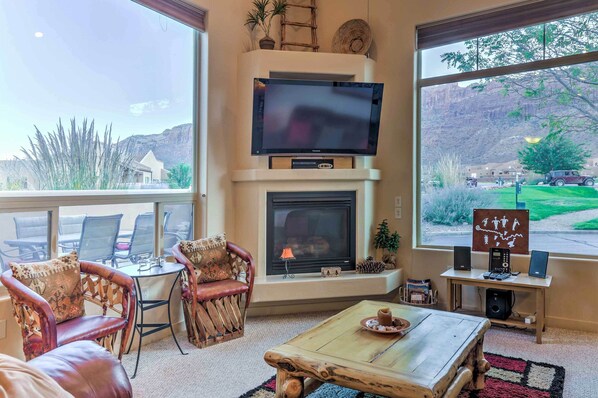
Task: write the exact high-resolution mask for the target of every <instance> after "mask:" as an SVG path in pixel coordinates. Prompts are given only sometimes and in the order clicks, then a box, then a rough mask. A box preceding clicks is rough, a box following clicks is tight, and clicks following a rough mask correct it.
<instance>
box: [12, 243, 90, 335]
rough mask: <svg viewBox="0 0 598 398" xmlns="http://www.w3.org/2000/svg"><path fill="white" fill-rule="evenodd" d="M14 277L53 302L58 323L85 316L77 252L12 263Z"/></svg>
mask: <svg viewBox="0 0 598 398" xmlns="http://www.w3.org/2000/svg"><path fill="white" fill-rule="evenodd" d="M9 265H10V269H11V270H12V274H13V276H14V277H15V278H16V279H18V280H19V281H20V282H21V283H22V284H24V285H25V286H27V287H28V288H29V289H31V290H33V291H35V292H36V293H38V294H39V295H40V296H42V297H43V298H44V299H46V301H47V302H48V303H49V304H50V308H52V311H53V312H54V316H55V317H56V323H61V322H64V321H67V320H69V319H73V318H78V317H80V316H83V315H85V306H84V297H83V287H82V285H81V267H80V265H79V258H78V257H77V252H75V251H73V252H71V254H68V255H66V256H62V257H58V258H55V259H53V260H48V261H44V262H39V263H22V264H19V263H10V264H9Z"/></svg>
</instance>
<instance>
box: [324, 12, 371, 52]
mask: <svg viewBox="0 0 598 398" xmlns="http://www.w3.org/2000/svg"><path fill="white" fill-rule="evenodd" d="M371 45H372V31H371V30H370V26H369V25H368V23H367V22H366V21H364V20H363V19H351V20H349V21H347V22H345V23H344V24H342V25H341V27H340V28H338V30H337V31H336V33H335V34H334V38H333V39H332V52H333V53H342V54H362V55H363V54H366V53H367V52H368V50H369V49H370V46H371Z"/></svg>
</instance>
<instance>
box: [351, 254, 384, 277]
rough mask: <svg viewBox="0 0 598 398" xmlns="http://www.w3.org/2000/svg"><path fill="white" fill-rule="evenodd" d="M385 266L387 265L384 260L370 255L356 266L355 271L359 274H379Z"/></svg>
mask: <svg viewBox="0 0 598 398" xmlns="http://www.w3.org/2000/svg"><path fill="white" fill-rule="evenodd" d="M385 267H386V265H385V264H384V263H383V262H381V261H376V260H374V258H373V257H368V258H366V259H365V260H363V261H361V262H360V263H358V264H357V265H356V266H355V271H356V272H357V273H358V274H379V273H380V272H382V271H384V269H385Z"/></svg>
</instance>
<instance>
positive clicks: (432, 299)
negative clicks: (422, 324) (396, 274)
mask: <svg viewBox="0 0 598 398" xmlns="http://www.w3.org/2000/svg"><path fill="white" fill-rule="evenodd" d="M399 300H400V301H401V304H407V305H415V306H418V307H428V308H434V307H436V305H438V290H431V291H430V294H429V295H428V300H427V302H425V303H414V302H412V301H411V299H410V297H409V294H408V291H407V288H406V287H405V286H400V287H399Z"/></svg>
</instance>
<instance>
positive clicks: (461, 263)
mask: <svg viewBox="0 0 598 398" xmlns="http://www.w3.org/2000/svg"><path fill="white" fill-rule="evenodd" d="M453 268H454V269H455V270H458V271H471V247H469V246H455V247H454V248H453Z"/></svg>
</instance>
